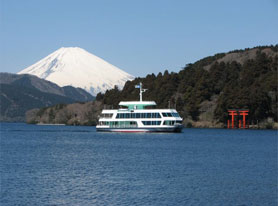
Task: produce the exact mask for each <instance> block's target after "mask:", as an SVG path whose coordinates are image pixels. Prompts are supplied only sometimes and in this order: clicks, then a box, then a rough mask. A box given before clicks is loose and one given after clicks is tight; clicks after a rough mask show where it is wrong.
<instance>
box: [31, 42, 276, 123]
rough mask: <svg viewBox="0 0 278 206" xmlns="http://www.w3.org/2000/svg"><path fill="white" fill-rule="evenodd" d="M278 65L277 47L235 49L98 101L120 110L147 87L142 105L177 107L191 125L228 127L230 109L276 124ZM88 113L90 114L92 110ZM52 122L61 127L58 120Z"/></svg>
mask: <svg viewBox="0 0 278 206" xmlns="http://www.w3.org/2000/svg"><path fill="white" fill-rule="evenodd" d="M277 64H278V45H276V46H264V47H256V48H252V49H245V50H236V51H231V52H229V53H221V54H216V55H214V56H210V57H206V58H204V59H201V60H199V61H197V62H195V63H194V64H188V65H186V66H185V67H184V68H183V69H182V70H181V71H179V72H178V73H175V72H171V73H169V72H168V71H167V70H166V71H164V72H163V74H162V73H159V74H158V75H154V74H149V75H147V76H146V77H145V78H136V79H135V80H133V81H128V82H126V84H125V86H124V88H123V90H122V91H120V90H119V89H118V88H117V87H115V88H114V89H112V90H108V91H106V92H105V94H101V93H99V94H98V95H97V97H96V100H97V102H99V103H100V104H101V105H103V106H105V107H106V108H108V107H110V108H112V107H113V108H117V106H118V103H119V102H120V101H128V100H139V89H135V85H137V84H138V83H139V82H142V84H143V87H144V88H146V89H148V90H147V91H146V92H145V93H144V94H143V100H154V101H156V103H157V105H158V108H168V107H171V108H176V109H177V110H178V112H179V113H180V114H181V116H182V117H183V118H184V124H185V125H187V126H191V125H192V126H196V127H223V126H225V124H226V122H227V118H228V113H227V110H228V109H231V108H233V109H249V111H250V114H249V116H248V121H249V123H250V124H252V123H254V124H256V123H258V122H266V121H267V122H271V123H272V125H273V122H274V121H275V122H277ZM53 108H54V107H53ZM88 108H89V107H88ZM99 108H100V107H99ZM48 110H49V111H50V110H51V108H49V109H48ZM48 110H47V111H48ZM55 111H56V110H55ZM57 112H58V111H57ZM67 112H68V113H73V112H72V111H67ZM84 112H85V113H86V114H87V113H88V112H90V109H89V110H84ZM94 112H96V113H98V114H99V113H100V111H96V110H95V111H94ZM48 113H49V112H46V113H43V112H42V111H41V112H40V113H39V114H40V115H36V114H33V116H32V115H31V116H29V118H28V119H29V120H30V122H32V121H35V122H40V121H42V119H44V121H43V122H44V123H47V122H45V120H46V119H49V118H48V117H47V116H49V115H48ZM83 116H84V115H83ZM85 116H86V115H85ZM96 116H97V115H94V117H96ZM77 118H78V114H77ZM80 118H81V119H82V117H80ZM52 119H53V118H52ZM69 120H70V119H69V118H68V119H66V120H64V121H66V122H67V121H69ZM96 121H97V120H96V119H94V120H90V122H96ZM84 122H85V120H84ZM50 123H60V122H59V121H58V120H57V119H55V118H54V119H53V121H52V122H50Z"/></svg>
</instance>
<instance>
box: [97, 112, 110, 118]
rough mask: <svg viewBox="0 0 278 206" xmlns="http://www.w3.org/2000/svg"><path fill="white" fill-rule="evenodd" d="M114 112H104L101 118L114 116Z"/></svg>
mask: <svg viewBox="0 0 278 206" xmlns="http://www.w3.org/2000/svg"><path fill="white" fill-rule="evenodd" d="M112 116H113V113H103V114H101V115H100V117H101V118H112Z"/></svg>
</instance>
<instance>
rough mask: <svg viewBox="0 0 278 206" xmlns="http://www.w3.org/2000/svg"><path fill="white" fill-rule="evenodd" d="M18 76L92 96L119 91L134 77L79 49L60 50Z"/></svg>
mask: <svg viewBox="0 0 278 206" xmlns="http://www.w3.org/2000/svg"><path fill="white" fill-rule="evenodd" d="M18 74H32V75H35V76H38V77H40V78H42V79H46V80H49V81H51V82H54V83H56V84H58V85H59V86H69V85H70V86H74V87H80V88H82V89H85V90H86V91H88V92H89V93H91V94H92V95H96V94H97V93H98V92H105V91H106V90H107V89H111V88H114V86H115V85H117V86H118V87H119V88H122V87H123V86H124V84H125V82H126V81H128V80H132V79H133V76H131V75H130V74H128V73H126V72H124V71H122V70H120V69H119V68H117V67H115V66H113V65H111V64H109V63H108V62H106V61H104V60H103V59H101V58H99V57H97V56H95V55H93V54H91V53H89V52H87V51H85V50H84V49H81V48H78V47H68V48H64V47H62V48H60V49H58V50H57V51H55V52H53V53H52V54H50V55H48V56H47V57H45V58H43V59H42V60H40V61H38V62H37V63H35V64H33V65H31V66H30V67H28V68H26V69H24V70H22V71H20V72H19V73H18Z"/></svg>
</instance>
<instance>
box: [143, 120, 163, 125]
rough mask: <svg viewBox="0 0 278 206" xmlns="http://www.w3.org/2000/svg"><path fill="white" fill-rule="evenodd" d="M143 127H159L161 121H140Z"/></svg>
mask: <svg viewBox="0 0 278 206" xmlns="http://www.w3.org/2000/svg"><path fill="white" fill-rule="evenodd" d="M142 123H143V125H160V124H161V121H142Z"/></svg>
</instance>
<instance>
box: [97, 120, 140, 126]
mask: <svg viewBox="0 0 278 206" xmlns="http://www.w3.org/2000/svg"><path fill="white" fill-rule="evenodd" d="M99 125H109V126H110V127H136V126H137V122H135V121H119V122H114V121H111V122H104V121H101V122H99Z"/></svg>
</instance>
